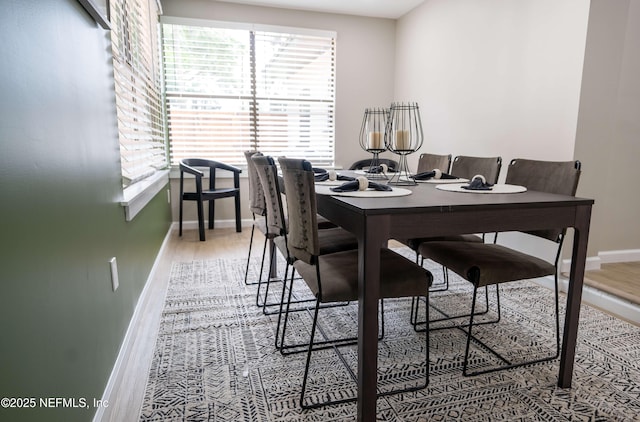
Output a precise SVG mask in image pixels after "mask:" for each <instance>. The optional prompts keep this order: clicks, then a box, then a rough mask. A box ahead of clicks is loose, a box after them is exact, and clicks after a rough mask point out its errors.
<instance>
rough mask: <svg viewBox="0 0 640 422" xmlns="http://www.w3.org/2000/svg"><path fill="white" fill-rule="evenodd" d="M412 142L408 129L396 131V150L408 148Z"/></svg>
mask: <svg viewBox="0 0 640 422" xmlns="http://www.w3.org/2000/svg"><path fill="white" fill-rule="evenodd" d="M410 143H411V139H410V136H409V131H408V130H397V131H396V150H399V151H402V150H408V149H409V146H410Z"/></svg>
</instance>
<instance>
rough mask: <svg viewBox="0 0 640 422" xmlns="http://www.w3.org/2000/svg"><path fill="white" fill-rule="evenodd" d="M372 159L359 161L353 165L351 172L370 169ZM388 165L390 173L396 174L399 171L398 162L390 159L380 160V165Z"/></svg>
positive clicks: (350, 168)
mask: <svg viewBox="0 0 640 422" xmlns="http://www.w3.org/2000/svg"><path fill="white" fill-rule="evenodd" d="M371 160H372V159H371V158H365V159H363V160H358V161H356V162H354V163H353V164H351V166H350V167H349V170H363V169H366V168H369V167H370V166H371ZM382 164H384V165H386V166H387V169H388V171H390V172H394V171H396V170H397V169H398V162H397V161H396V160H392V159H390V158H379V159H378V165H382Z"/></svg>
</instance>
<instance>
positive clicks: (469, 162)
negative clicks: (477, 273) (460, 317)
mask: <svg viewBox="0 0 640 422" xmlns="http://www.w3.org/2000/svg"><path fill="white" fill-rule="evenodd" d="M423 155H424V158H423V156H422V155H421V156H420V160H421V162H422V164H420V163H419V164H418V172H420V171H421V170H420V165H422V166H423V167H426V168H425V170H422V171H430V170H433V169H435V168H439V167H432V166H433V165H434V164H438V162H440V164H441V165H444V162H445V158H446V157H448V158H449V162H450V166H451V169H450V171H449V173H450V174H452V175H454V176H457V177H460V178H463V179H469V180H470V179H471V178H473V176H475V175H478V174H481V175H483V176H484V177H485V178H486V180H487V181H488V182H489V183H494V184H495V183H497V182H498V177H499V176H500V169H501V167H502V157H472V156H468V155H458V156H457V157H456V158H455V159H454V160H453V162H451V156H450V155H449V156H437V155H430V154H423ZM429 167H431V168H429ZM447 169H449V167H447ZM440 170H442V169H440ZM443 171H444V170H443ZM484 238H485V236H484V234H483V235H482V236H479V235H476V234H460V235H452V236H445V237H431V238H424V237H422V238H414V239H398V240H399V241H400V242H402V243H404V244H405V245H407V246H409V247H410V248H411V249H412V250H414V251H415V252H416V262H420V263H422V261H423V260H424V258H423V257H421V256H420V254H419V253H418V248H419V247H420V245H421V244H422V243H423V242H429V241H432V240H438V241H441V240H447V241H456V242H484ZM493 240H494V242H495V240H496V237H495V235H494V239H493ZM442 275H443V278H442V282H437V283H433V286H432V289H431V291H432V292H437V291H443V290H447V289H448V288H449V273H448V272H447V269H446V268H445V267H443V268H442ZM415 305H416V306H418V304H417V303H416V304H415ZM464 316H466V315H464ZM414 317H415V313H412V320H413V321H414V323H415V322H416V319H415V318H414Z"/></svg>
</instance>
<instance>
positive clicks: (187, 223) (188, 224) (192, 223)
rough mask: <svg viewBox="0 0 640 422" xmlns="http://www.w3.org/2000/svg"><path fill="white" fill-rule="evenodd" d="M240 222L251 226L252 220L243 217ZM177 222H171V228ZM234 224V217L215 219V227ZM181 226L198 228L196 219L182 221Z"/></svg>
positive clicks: (190, 228) (188, 228)
mask: <svg viewBox="0 0 640 422" xmlns="http://www.w3.org/2000/svg"><path fill="white" fill-rule="evenodd" d="M240 223H241V224H242V227H251V226H252V225H253V220H252V219H250V218H243V219H242V220H240ZM206 224H207V223H206V222H205V227H208V226H206ZM178 225H179V224H178V222H177V221H174V222H173V223H172V224H171V227H172V228H177V227H178ZM235 226H236V220H234V219H229V220H216V224H215V227H220V228H225V229H226V228H230V227H235ZM182 228H183V229H186V230H198V220H191V221H183V222H182Z"/></svg>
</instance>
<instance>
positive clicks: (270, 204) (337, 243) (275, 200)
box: [251, 155, 358, 353]
mask: <svg viewBox="0 0 640 422" xmlns="http://www.w3.org/2000/svg"><path fill="white" fill-rule="evenodd" d="M251 160H252V162H253V164H254V167H255V169H256V172H257V174H258V177H259V178H260V184H261V186H262V189H263V192H264V196H265V200H266V201H265V202H266V206H267V213H266V215H267V231H268V232H269V233H270V234H272V235H273V243H274V245H275V247H276V248H277V249H278V250H279V251H280V253H281V254H282V255H283V257H284V258H285V275H284V278H283V279H282V281H283V283H284V282H285V280H286V279H287V274H288V270H289V266H290V265H291V264H292V263H293V262H294V260H295V257H293V256H291V255H290V254H289V249H288V248H287V231H288V226H289V223H288V218H287V216H286V215H285V212H284V205H283V201H282V192H281V180H280V178H279V177H278V169H277V167H276V165H275V162H274V160H273V158H271V157H268V156H262V155H259V156H258V155H254V156H253V157H252V158H251ZM317 224H318V223H317V219H316V225H317ZM319 232H320V235H319V241H320V251H321V253H323V254H324V253H333V252H339V251H344V250H349V249H357V248H358V240H357V239H356V238H355V236H354V235H352V234H351V233H349V232H348V231H346V230H343V229H341V228H338V227H336V226H335V225H334V226H333V228H326V229H325V228H323V229H321V230H319ZM272 264H273V260H270V264H269V274H271V272H272V267H271V265H272ZM271 282H272V280H271V279H270V278H269V279H268V280H267V281H266V282H265V283H262V282H260V283H259V284H258V289H257V291H256V304H257V305H258V306H261V307H262V308H263V312H264V313H265V314H275V313H278V314H279V316H278V325H277V329H276V348H277V349H279V350H280V351H281V352H285V351H286V350H291V349H295V346H290V347H289V346H285V345H283V344H281V343H280V342H279V340H280V339H282V338H284V332H285V331H286V327H283V330H282V332H283V334H282V336H280V335H279V333H280V327H281V322H282V318H281V316H280V315H281V314H280V311H281V310H282V301H283V298H284V297H285V289H284V288H283V289H282V297H281V299H280V301H276V302H271V303H269V302H268V301H267V299H268V297H269V287H270V286H271ZM263 284H264V285H265V292H264V295H263V294H262V285H263ZM300 302H305V301H304V300H302V301H291V298H290V297H289V301H288V303H300ZM270 306H277V307H278V310H277V311H275V312H268V311H267V307H270ZM298 348H299V347H298ZM285 353H286V352H285Z"/></svg>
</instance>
